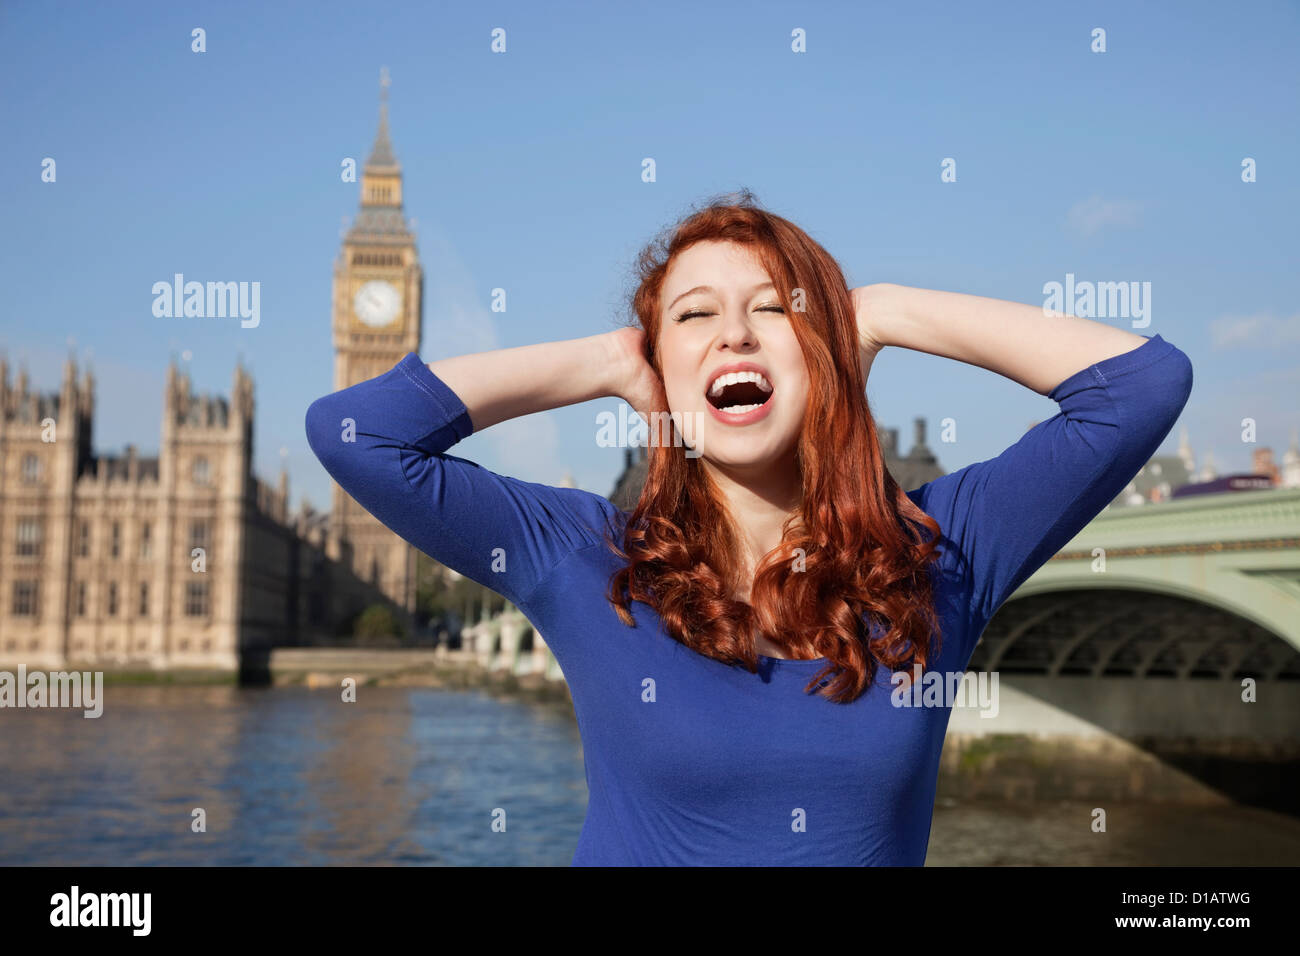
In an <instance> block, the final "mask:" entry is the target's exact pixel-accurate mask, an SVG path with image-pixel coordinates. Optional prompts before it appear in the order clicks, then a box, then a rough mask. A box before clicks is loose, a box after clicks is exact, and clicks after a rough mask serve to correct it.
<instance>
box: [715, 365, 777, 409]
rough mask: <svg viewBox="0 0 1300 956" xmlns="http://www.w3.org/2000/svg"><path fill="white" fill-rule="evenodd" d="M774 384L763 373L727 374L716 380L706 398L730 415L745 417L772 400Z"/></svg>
mask: <svg viewBox="0 0 1300 956" xmlns="http://www.w3.org/2000/svg"><path fill="white" fill-rule="evenodd" d="M772 395H773V389H772V383H771V382H769V381H768V380H767V378H766V377H765V376H764V375H763V373H762V372H749V371H746V372H727V373H725V374H723V375H719V376H718V377H717V378H716V379H714V381H713V384H712V385H711V386H710V387H709V390H708V392H707V393H706V394H705V397H706V398H707V399H708V400H709V404H710V405H712V406H713V407H714V408H716V409H718V410H719V411H723V412H726V413H727V414H728V415H744V414H745V413H747V412H752V411H754V410H755V409H757V408H762V407H763V406H764V405H766V404H767V403H768V402H770V401H771V400H772Z"/></svg>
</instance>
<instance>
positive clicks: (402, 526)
mask: <svg viewBox="0 0 1300 956" xmlns="http://www.w3.org/2000/svg"><path fill="white" fill-rule="evenodd" d="M306 430H307V441H308V444H310V446H311V449H312V451H313V452H314V453H315V454H316V457H317V458H319V459H320V461H321V464H322V465H324V466H325V470H326V471H328V472H329V473H330V475H331V476H332V477H333V478H334V480H335V481H336V482H338V484H339V486H340V487H341V488H342V489H343V490H344V491H346V492H347V493H348V494H349V495H351V496H352V497H353V498H354V499H355V500H356V501H357V503H358V504H360V505H361V506H362V507H363V508H365V509H366V510H367V511H369V512H370V513H371V514H372V515H374V516H375V517H376V518H378V519H379V520H380V521H382V522H383V523H384V524H385V525H387V526H388V527H389V528H391V529H392V530H393V531H395V532H396V533H397V534H399V535H401V536H402V537H403V538H405V539H406V540H407V541H409V542H410V543H411V544H413V545H415V547H417V548H419V549H420V550H421V551H423V552H424V553H425V554H427V555H429V556H430V557H431V558H433V559H434V560H436V561H439V562H441V563H442V564H444V565H446V566H447V567H449V568H452V569H453V570H455V571H458V572H460V573H461V574H463V575H465V576H466V577H468V578H470V579H472V580H474V581H477V582H478V583H479V584H482V585H484V586H486V587H489V588H491V589H492V590H494V591H496V592H497V593H498V594H501V595H502V596H503V597H505V598H507V599H508V600H510V601H512V602H513V603H514V604H515V605H516V606H517V607H519V608H521V609H525V604H526V602H527V599H528V597H529V595H530V594H531V593H532V591H533V589H534V588H535V587H536V586H537V585H538V584H539V583H540V582H541V580H542V579H543V578H544V577H545V576H546V575H547V573H548V572H549V571H550V570H551V569H552V568H554V567H555V565H556V564H558V563H559V562H560V561H562V560H563V559H564V558H565V557H566V556H568V555H569V554H570V553H572V552H573V551H575V550H577V549H578V548H582V547H586V546H588V545H590V544H593V543H597V542H601V541H603V534H604V532H605V531H606V530H607V529H608V530H610V531H611V533H614V522H616V519H617V517H618V515H619V514H620V512H619V510H618V509H617V508H616V507H615V506H614V505H613V504H612V503H611V502H610V501H608V500H607V499H605V498H602V497H601V496H599V495H595V494H592V493H591V492H588V491H582V490H580V489H577V488H556V487H551V486H549V485H542V484H535V483H533V482H527V481H522V480H519V479H517V478H510V477H507V476H504V475H499V474H496V473H494V472H491V471H489V470H487V469H486V468H482V467H480V466H479V465H477V464H475V463H474V462H472V461H467V460H465V459H463V458H458V457H456V456H454V455H448V454H446V451H447V449H448V448H450V447H451V446H452V445H454V444H456V442H458V441H462V440H463V439H465V438H467V437H469V435H470V434H472V433H473V430H474V426H473V423H472V422H471V421H470V417H469V412H468V411H467V410H466V408H465V404H464V403H463V402H462V401H461V400H460V399H459V398H458V397H457V396H456V394H455V392H453V391H452V390H451V388H450V387H449V386H448V385H447V384H446V383H445V382H444V381H442V379H440V378H438V376H436V375H435V374H434V373H433V371H432V370H431V369H430V368H429V367H428V366H427V365H426V364H425V363H424V362H423V361H421V360H420V357H419V356H418V355H417V354H416V353H415V352H408V353H407V354H406V356H405V357H404V358H403V359H402V360H401V361H400V362H398V363H397V365H395V366H394V367H393V368H392V369H390V370H389V371H387V372H385V373H384V374H382V375H379V376H377V377H375V378H372V379H369V380H367V381H364V382H359V383H358V384H356V385H353V386H351V387H350V388H345V389H342V390H341V391H338V392H334V393H333V394H330V395H326V396H324V397H323V398H318V399H317V400H316V401H314V402H312V404H311V405H310V407H308V409H307V416H306ZM615 540H618V539H617V537H616V538H615Z"/></svg>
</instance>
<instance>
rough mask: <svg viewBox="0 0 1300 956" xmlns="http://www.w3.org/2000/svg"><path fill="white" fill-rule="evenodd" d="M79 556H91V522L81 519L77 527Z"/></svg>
mask: <svg viewBox="0 0 1300 956" xmlns="http://www.w3.org/2000/svg"><path fill="white" fill-rule="evenodd" d="M77 556H78V557H82V558H88V557H90V522H89V521H85V520H83V521H81V523H80V527H79V528H78V529H77Z"/></svg>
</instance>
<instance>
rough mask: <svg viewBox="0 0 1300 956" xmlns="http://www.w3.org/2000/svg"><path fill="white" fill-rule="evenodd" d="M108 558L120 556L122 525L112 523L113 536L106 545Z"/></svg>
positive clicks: (117, 522) (116, 522)
mask: <svg viewBox="0 0 1300 956" xmlns="http://www.w3.org/2000/svg"><path fill="white" fill-rule="evenodd" d="M108 554H109V557H113V558H116V557H119V556H120V555H121V554H122V523H121V522H120V521H114V522H113V534H112V537H111V539H110V540H109V545H108Z"/></svg>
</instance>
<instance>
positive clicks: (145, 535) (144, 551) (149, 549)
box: [140, 521, 153, 561]
mask: <svg viewBox="0 0 1300 956" xmlns="http://www.w3.org/2000/svg"><path fill="white" fill-rule="evenodd" d="M151 527H152V526H151V525H150V523H149V522H148V521H146V522H145V523H144V524H142V525H141V526H140V557H141V558H144V559H145V560H146V561H147V560H148V559H149V558H152V557H153V542H152V541H151V540H150V538H149V534H150V531H151Z"/></svg>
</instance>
